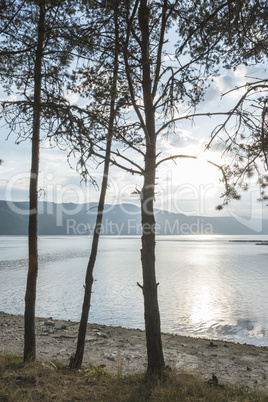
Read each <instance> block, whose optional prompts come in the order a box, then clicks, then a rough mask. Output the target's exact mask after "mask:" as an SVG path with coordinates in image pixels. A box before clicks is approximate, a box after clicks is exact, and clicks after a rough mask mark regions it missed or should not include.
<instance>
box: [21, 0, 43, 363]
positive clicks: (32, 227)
mask: <svg viewBox="0 0 268 402" xmlns="http://www.w3.org/2000/svg"><path fill="white" fill-rule="evenodd" d="M44 40H45V8H44V6H43V5H42V4H41V5H40V13H39V23H38V43H37V50H36V59H35V69H34V103H33V133H32V160H31V177H30V188H29V198H30V199H29V227H28V253H29V257H28V258H29V261H28V276H27V285H26V294H25V313H24V361H33V360H35V358H36V341H35V301H36V283H37V274H38V241H37V236H38V173H39V152H40V146H39V143H40V116H41V85H42V62H43V51H44V49H43V48H44Z"/></svg>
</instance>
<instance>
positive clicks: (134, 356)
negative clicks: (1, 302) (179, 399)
mask: <svg viewBox="0 0 268 402" xmlns="http://www.w3.org/2000/svg"><path fill="white" fill-rule="evenodd" d="M77 332H78V323H76V322H71V321H62V320H54V319H52V318H37V319H36V343H37V359H38V360H43V361H51V360H57V361H59V362H62V363H65V364H68V363H69V359H70V356H71V354H73V353H74V352H75V348H76V337H77ZM23 333H24V330H23V317H22V316H16V315H10V314H6V313H3V312H0V352H1V353H8V354H9V353H10V354H17V355H22V354H23ZM162 340H163V348H164V355H165V363H166V365H168V366H169V367H170V368H171V369H174V370H177V371H178V372H187V373H192V374H195V375H198V376H199V377H201V378H202V379H204V380H205V381H208V380H209V379H210V378H211V377H212V375H213V374H214V375H216V376H217V378H218V381H219V382H220V383H222V384H232V385H235V386H237V387H248V388H250V389H257V390H260V391H262V392H265V393H266V394H267V395H268V347H257V346H253V345H246V344H244V345H241V344H237V343H232V342H225V341H215V340H213V341H211V340H209V339H200V338H191V337H184V336H179V335H173V334H163V338H162ZM83 365H84V366H86V367H92V366H96V365H103V366H105V370H106V371H107V372H109V373H112V374H122V375H126V374H129V373H136V372H144V371H145V370H146V347H145V333H144V331H141V330H138V329H126V328H121V327H109V326H105V325H98V324H88V330H87V337H86V346H85V353H84V360H83Z"/></svg>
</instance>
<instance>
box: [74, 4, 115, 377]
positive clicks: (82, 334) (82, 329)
mask: <svg viewBox="0 0 268 402" xmlns="http://www.w3.org/2000/svg"><path fill="white" fill-rule="evenodd" d="M114 24H115V54H114V69H113V84H112V89H111V104H110V116H109V127H108V134H107V141H106V152H105V160H104V169H103V178H102V184H101V193H100V198H99V204H98V213H97V218H96V224H95V228H94V232H93V239H92V245H91V253H90V257H89V261H88V265H87V273H86V280H85V294H84V301H83V307H82V315H81V320H80V325H79V332H78V339H77V346H76V353H75V355H74V356H72V357H71V359H70V368H75V369H79V368H80V367H81V365H82V361H83V355H84V348H85V339H86V332H87V323H88V316H89V310H90V301H91V294H92V285H93V270H94V266H95V261H96V257H97V252H98V244H99V237H100V231H101V226H102V218H103V211H104V203H105V197H106V191H107V185H108V175H109V168H110V157H111V147H112V138H113V126H114V120H115V100H116V96H117V78H118V30H119V27H118V15H117V12H116V7H115V10H114Z"/></svg>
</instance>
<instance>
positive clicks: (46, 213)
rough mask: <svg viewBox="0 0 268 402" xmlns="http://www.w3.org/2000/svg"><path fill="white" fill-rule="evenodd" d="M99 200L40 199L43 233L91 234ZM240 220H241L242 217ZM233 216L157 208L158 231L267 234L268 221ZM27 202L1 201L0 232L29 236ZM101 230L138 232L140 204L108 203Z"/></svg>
mask: <svg viewBox="0 0 268 402" xmlns="http://www.w3.org/2000/svg"><path fill="white" fill-rule="evenodd" d="M96 212H97V203H91V204H79V205H77V204H73V203H66V204H55V203H51V202H40V204H39V234H40V235H88V234H90V233H92V229H93V228H94V224H95V218H96ZM238 219H239V220H240V221H239V220H238ZM238 219H235V218H231V217H205V216H186V215H183V214H175V213H171V212H167V211H162V210H156V223H157V225H156V233H157V234H161V235H176V234H181V235H187V234H227V235H236V234H237V235H243V234H268V220H263V221H261V220H252V219H247V218H245V219H243V218H238ZM27 230H28V203H27V202H14V203H13V202H12V203H11V202H7V201H0V235H26V234H27ZM102 233H103V234H106V235H115V236H117V235H131V236H133V235H139V234H140V233H141V218H140V209H139V207H137V206H135V205H133V204H118V205H106V207H105V213H104V218H103V228H102Z"/></svg>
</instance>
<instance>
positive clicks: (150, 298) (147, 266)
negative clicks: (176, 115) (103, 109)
mask: <svg viewBox="0 0 268 402" xmlns="http://www.w3.org/2000/svg"><path fill="white" fill-rule="evenodd" d="M139 24H140V29H141V33H142V42H141V48H142V72H143V99H144V112H145V125H146V132H145V135H146V154H145V169H144V185H143V189H142V192H141V214H142V249H141V261H142V272H143V286H142V290H143V296H144V318H145V331H146V343H147V356H148V372H150V373H158V374H160V373H161V371H162V369H163V368H164V367H165V362H164V355H163V348H162V340H161V326H160V313H159V306H158V297H157V283H156V275H155V219H154V205H153V203H154V193H155V171H156V168H155V166H156V132H155V111H154V106H153V100H152V88H151V77H150V58H149V35H150V34H149V8H148V5H147V0H141V3H140V8H139Z"/></svg>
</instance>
